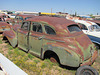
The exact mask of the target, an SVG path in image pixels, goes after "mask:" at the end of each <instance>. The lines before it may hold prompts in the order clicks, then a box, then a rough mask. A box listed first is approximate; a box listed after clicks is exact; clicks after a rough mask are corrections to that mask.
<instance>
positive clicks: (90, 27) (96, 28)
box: [89, 25, 100, 32]
mask: <svg viewBox="0 0 100 75" xmlns="http://www.w3.org/2000/svg"><path fill="white" fill-rule="evenodd" d="M89 30H90V31H91V32H92V31H100V27H99V26H98V25H91V26H89Z"/></svg>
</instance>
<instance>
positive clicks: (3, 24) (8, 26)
mask: <svg viewBox="0 0 100 75" xmlns="http://www.w3.org/2000/svg"><path fill="white" fill-rule="evenodd" d="M0 28H10V25H9V24H7V23H6V22H0Z"/></svg>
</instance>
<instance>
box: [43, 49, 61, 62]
mask: <svg viewBox="0 0 100 75" xmlns="http://www.w3.org/2000/svg"><path fill="white" fill-rule="evenodd" d="M52 56H55V57H56V58H57V61H58V62H59V63H60V60H59V57H58V55H57V54H56V53H55V52H53V51H50V50H48V51H46V52H45V53H44V59H46V58H49V59H50V57H52Z"/></svg>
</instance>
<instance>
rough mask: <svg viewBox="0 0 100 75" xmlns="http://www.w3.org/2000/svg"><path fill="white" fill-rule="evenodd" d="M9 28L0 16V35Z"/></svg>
mask: <svg viewBox="0 0 100 75" xmlns="http://www.w3.org/2000/svg"><path fill="white" fill-rule="evenodd" d="M10 28H11V26H10V25H9V24H8V23H6V22H5V19H4V17H3V16H0V33H2V32H3V31H6V30H10Z"/></svg>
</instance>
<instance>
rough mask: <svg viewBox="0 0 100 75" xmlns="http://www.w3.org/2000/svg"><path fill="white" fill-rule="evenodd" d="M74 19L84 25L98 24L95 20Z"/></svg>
mask: <svg viewBox="0 0 100 75" xmlns="http://www.w3.org/2000/svg"><path fill="white" fill-rule="evenodd" d="M74 21H75V22H77V23H81V24H84V25H86V26H91V25H97V24H96V23H94V22H91V21H86V20H74Z"/></svg>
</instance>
